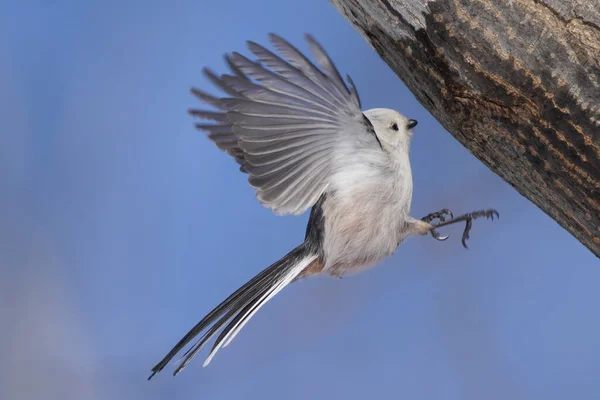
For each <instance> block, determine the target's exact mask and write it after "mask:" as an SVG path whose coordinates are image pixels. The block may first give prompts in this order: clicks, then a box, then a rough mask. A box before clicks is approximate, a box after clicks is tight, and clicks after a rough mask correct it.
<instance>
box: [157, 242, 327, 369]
mask: <svg viewBox="0 0 600 400" xmlns="http://www.w3.org/2000/svg"><path fill="white" fill-rule="evenodd" d="M317 257H318V256H317V255H316V254H314V252H311V251H310V250H309V249H308V246H306V244H301V245H300V246H298V247H296V248H295V249H294V250H292V251H290V252H289V253H288V254H287V255H286V256H285V257H283V258H282V259H280V260H279V261H276V262H275V263H273V264H272V265H270V266H269V267H267V268H266V269H265V270H263V271H262V272H261V273H259V274H258V275H256V276H255V277H254V278H252V279H251V280H250V281H249V282H248V283H246V284H245V285H244V286H242V287H241V288H239V289H238V290H237V291H235V292H234V293H233V294H232V295H231V296H229V297H228V298H227V299H225V300H224V301H223V302H222V303H221V304H219V305H218V306H217V307H215V308H214V309H213V310H212V311H211V312H210V313H208V315H206V316H205V317H204V318H203V319H202V320H201V321H200V322H198V323H197V324H196V326H194V327H193V328H192V329H191V330H190V331H189V332H188V333H187V334H186V335H185V336H184V337H183V338H182V339H181V340H180V341H179V343H177V344H176V345H175V347H173V349H172V350H171V351H170V352H169V354H167V355H166V356H165V357H164V358H163V359H162V360H161V361H160V362H159V363H158V364H156V366H155V367H154V368H152V375H150V377H149V378H148V380H150V379H152V377H153V376H154V375H155V374H156V373H157V372H160V371H161V370H162V369H163V368H164V367H165V366H166V365H167V364H168V363H169V362H170V361H171V359H173V357H175V355H176V354H177V353H179V351H180V350H181V349H183V347H185V346H186V345H187V344H188V343H190V342H191V341H192V340H193V339H194V338H195V337H196V336H197V335H198V334H200V333H201V332H203V331H205V330H206V331H205V332H204V333H203V334H202V336H201V337H200V338H199V339H198V340H197V341H196V342H195V343H194V345H193V346H192V347H190V349H189V350H187V351H186V352H185V354H184V355H183V356H182V357H181V359H183V361H182V362H181V364H180V365H179V366H178V367H177V369H176V370H175V372H174V373H173V375H177V374H178V373H179V372H181V370H183V369H184V368H185V366H186V365H187V364H188V363H189V362H190V361H191V359H192V358H193V357H194V356H195V355H196V353H198V351H200V349H202V347H204V345H205V344H206V342H208V341H209V340H210V339H211V338H212V337H213V336H214V335H215V334H216V333H217V332H218V330H219V329H220V328H221V327H223V326H224V325H225V324H227V325H226V326H225V328H223V330H222V331H221V334H220V335H219V336H218V337H217V339H216V341H215V344H214V345H213V348H212V350H211V351H210V354H209V355H208V358H207V359H206V361H205V362H204V366H207V365H208V364H209V363H210V361H211V360H212V358H213V357H214V356H215V354H216V352H217V351H218V350H219V349H220V348H221V347H226V346H227V345H228V344H229V343H231V341H232V340H233V338H234V337H235V336H236V335H237V334H238V333H239V331H240V330H241V329H242V328H243V327H244V325H246V323H247V322H248V321H249V320H250V318H252V316H253V315H254V314H255V313H256V312H257V311H258V310H259V309H260V308H261V307H262V306H263V305H264V304H265V303H266V302H267V301H269V300H270V299H271V298H272V297H273V296H275V295H276V294H277V293H279V291H281V289H283V288H284V287H285V286H287V285H288V284H289V283H291V282H292V281H294V280H296V278H298V277H299V275H300V273H302V271H303V270H305V269H306V268H307V267H309V266H310V265H311V263H312V262H313V261H314V260H316V259H317ZM209 327H210V328H209ZM207 328H208V329H207Z"/></svg>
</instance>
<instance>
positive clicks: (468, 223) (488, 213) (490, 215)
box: [461, 209, 500, 249]
mask: <svg viewBox="0 0 600 400" xmlns="http://www.w3.org/2000/svg"><path fill="white" fill-rule="evenodd" d="M479 217H486V218H487V219H491V220H492V221H493V220H494V217H496V218H498V219H500V214H498V211H496V210H494V209H489V210H481V211H475V212H473V213H470V214H467V215H466V219H465V230H464V231H463V235H462V239H461V243H462V245H463V247H464V248H465V249H468V248H469V247H468V246H467V240H468V239H469V238H470V236H469V232H471V228H472V227H473V220H474V219H477V218H479Z"/></svg>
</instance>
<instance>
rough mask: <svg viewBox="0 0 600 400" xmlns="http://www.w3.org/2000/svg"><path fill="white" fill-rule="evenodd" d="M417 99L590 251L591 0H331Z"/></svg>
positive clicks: (595, 239)
mask: <svg viewBox="0 0 600 400" xmlns="http://www.w3.org/2000/svg"><path fill="white" fill-rule="evenodd" d="M331 2H332V3H333V4H334V5H335V6H336V7H337V8H338V10H339V11H340V12H341V13H342V14H343V15H344V16H345V17H346V18H347V19H348V20H349V21H350V22H351V23H352V24H353V25H354V27H355V28H356V29H357V30H358V31H359V32H360V33H361V34H362V35H363V36H364V37H365V38H366V39H367V40H368V41H369V42H370V43H371V45H372V46H373V47H374V48H375V50H376V51H377V52H378V53H379V54H380V55H381V57H382V58H383V59H384V60H385V61H386V62H387V63H388V65H389V66H390V67H391V68H392V69H393V70H394V71H395V72H396V74H397V75H398V76H399V77H400V78H401V79H402V80H403V81H404V83H405V84H406V86H407V87H408V88H409V89H410V90H411V91H412V92H413V93H414V95H415V96H416V97H417V99H418V100H419V102H420V103H421V104H422V105H423V106H424V107H426V108H427V109H428V110H429V111H430V112H431V113H432V114H433V116H434V117H435V118H436V119H437V120H438V121H440V123H441V124H442V125H443V126H444V127H445V128H446V129H447V130H448V131H449V132H450V133H451V134H452V135H453V136H454V137H455V138H456V139H458V141H459V142H460V143H462V144H463V145H464V146H465V147H466V148H467V149H469V150H470V151H471V152H472V153H473V154H474V155H475V156H476V157H477V158H478V159H479V160H481V161H482V162H484V163H485V164H486V165H487V166H488V167H489V168H490V169H491V170H492V171H494V172H495V173H497V174H499V175H500V176H501V177H502V178H503V179H504V180H506V181H507V182H508V183H510V184H511V185H512V186H513V187H515V188H516V189H517V190H518V191H519V192H520V193H521V194H522V195H524V196H525V197H527V198H528V199H529V200H531V201H532V202H534V203H535V204H536V205H537V206H538V207H540V208H541V209H542V210H543V211H544V212H546V213H547V214H548V215H550V216H551V217H552V218H553V219H554V220H556V221H557V222H558V223H559V224H560V225H561V226H563V227H564V228H565V229H567V230H568V231H569V232H571V234H572V235H573V236H575V237H576V238H577V239H578V240H579V241H580V242H581V243H583V244H584V245H585V246H587V247H588V248H589V249H590V250H591V251H592V252H593V253H594V254H595V255H596V256H598V257H600V1H599V0H435V1H428V0H331Z"/></svg>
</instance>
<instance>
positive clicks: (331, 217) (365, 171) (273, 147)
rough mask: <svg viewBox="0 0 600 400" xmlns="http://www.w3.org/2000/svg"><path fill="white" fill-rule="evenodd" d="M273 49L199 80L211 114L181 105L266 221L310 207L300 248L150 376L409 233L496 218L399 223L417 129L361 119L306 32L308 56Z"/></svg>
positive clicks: (208, 319)
mask: <svg viewBox="0 0 600 400" xmlns="http://www.w3.org/2000/svg"><path fill="white" fill-rule="evenodd" d="M268 36H269V41H270V43H271V44H272V46H273V47H274V48H275V51H277V52H278V53H279V55H278V54H276V53H275V52H273V51H271V50H269V49H267V48H266V47H264V46H262V45H260V44H258V43H256V42H253V41H248V42H247V45H248V48H249V50H250V52H251V53H252V54H253V55H254V57H255V59H254V60H252V59H250V58H247V57H245V56H244V55H242V54H240V53H238V52H231V53H229V54H226V55H225V56H224V58H225V61H226V64H227V65H228V67H229V69H230V72H229V73H225V74H221V75H219V74H217V73H215V72H213V71H212V70H210V69H208V68H204V69H203V73H204V75H205V76H206V78H207V79H208V80H210V81H211V82H212V83H213V84H214V85H215V86H216V87H217V88H218V89H220V90H221V91H222V92H223V93H224V95H223V96H222V97H219V96H214V95H211V94H209V93H207V92H205V91H203V90H200V89H197V88H192V89H191V92H192V94H193V95H194V96H195V97H196V98H197V99H199V100H200V101H201V102H202V103H204V104H205V105H207V106H209V107H212V108H213V110H212V111H211V110H206V109H198V108H192V109H190V110H189V113H190V114H191V116H193V117H195V118H197V119H198V120H200V122H197V123H196V128H197V129H199V130H201V131H203V132H205V133H207V136H208V138H209V139H210V140H211V141H212V142H213V143H214V144H215V145H216V146H217V147H218V148H219V149H220V150H222V151H224V152H226V153H228V154H229V155H230V156H231V157H232V158H233V159H234V160H235V161H236V162H237V163H238V164H239V169H240V171H241V172H243V173H245V174H247V176H248V182H249V184H250V186H251V187H252V188H253V189H254V190H255V193H256V199H257V200H258V201H259V202H260V204H262V206H264V207H266V208H268V209H270V210H272V212H274V213H275V214H276V215H301V214H303V213H305V212H306V211H308V209H310V214H309V218H308V224H307V227H306V232H305V238H304V241H303V242H302V243H301V244H300V245H298V246H297V247H295V248H294V249H292V250H291V251H290V252H289V253H288V254H286V255H285V256H284V257H282V258H281V259H280V260H278V261H276V262H274V263H273V264H271V265H270V266H269V267H267V268H266V269H264V270H263V271H262V272H260V273H259V274H258V275H256V276H255V277H254V278H252V279H251V280H250V281H249V282H247V283H246V284H245V285H243V286H242V287H240V288H239V289H238V290H237V291H235V292H234V293H233V294H231V295H230V296H229V297H228V298H227V299H225V300H224V301H223V302H221V303H220V304H219V305H218V306H216V307H215V308H214V309H213V310H212V311H211V312H210V313H208V314H207V315H206V316H205V317H204V318H203V319H202V320H201V321H200V322H198V323H197V324H196V325H195V326H194V327H193V328H192V329H191V330H190V331H189V332H188V333H187V334H186V335H185V336H184V337H183V338H182V339H181V340H180V341H179V342H178V343H177V344H176V345H175V346H174V347H173V349H172V350H171V351H169V353H168V354H167V355H166V356H165V357H164V358H163V359H162V360H161V361H160V362H159V363H158V364H156V366H154V367H153V368H152V374H151V375H150V377H149V378H148V380H150V379H151V378H152V377H153V376H154V375H155V374H156V373H157V372H159V371H161V370H163V368H165V366H166V365H168V363H169V362H170V361H171V360H172V359H173V358H174V357H175V356H176V355H177V354H178V353H179V352H180V351H181V350H182V349H183V348H184V347H186V346H187V345H188V344H190V343H191V342H192V341H193V340H194V339H196V337H197V336H198V335H200V336H199V338H198V339H196V341H195V342H194V343H193V345H191V347H190V348H189V349H188V350H187V352H185V353H184V354H183V356H182V357H181V358H180V360H179V361H180V364H179V365H178V366H177V368H176V369H175V371H174V372H173V375H177V374H178V373H179V372H181V371H182V370H183V369H184V368H185V367H186V366H187V365H188V363H189V362H190V361H191V360H192V358H193V357H194V356H195V355H196V354H197V353H198V352H199V351H200V350H201V349H202V348H203V347H204V346H205V345H206V343H207V342H208V341H209V340H210V339H211V338H213V337H214V336H215V335H217V333H218V336H217V338H216V340H215V342H214V344H213V347H212V349H211V351H210V353H209V355H208V357H207V358H206V361H205V362H204V366H206V365H208V364H209V363H210V362H211V360H212V359H213V357H214V356H215V354H216V353H217V352H218V351H219V349H221V348H222V347H226V346H227V345H228V344H230V343H231V341H232V340H233V339H234V338H235V337H236V335H237V334H238V333H239V332H240V330H241V329H242V328H243V327H244V326H245V325H246V323H248V321H249V320H250V319H251V318H252V316H253V315H255V313H256V312H257V311H258V310H259V309H260V308H261V307H262V306H263V305H264V304H265V303H267V302H268V301H269V300H270V299H272V298H273V297H274V296H275V295H277V294H278V293H279V292H280V291H281V290H282V289H283V288H284V287H286V286H288V285H289V284H291V283H293V282H297V281H299V280H302V279H305V278H308V277H311V276H316V275H329V276H333V277H342V276H343V275H347V274H350V273H356V272H360V271H363V270H365V269H367V268H369V267H371V266H373V265H375V264H376V263H378V262H380V261H381V260H383V259H385V258H386V257H389V256H390V255H392V254H394V252H395V251H396V249H397V248H398V246H399V245H400V244H401V243H402V242H403V241H404V240H405V239H406V238H408V237H410V236H423V235H428V234H431V235H432V236H433V238H435V239H437V240H440V241H443V240H446V239H448V235H446V236H441V235H440V234H439V233H438V229H439V228H441V227H443V226H447V225H450V224H454V223H458V222H465V230H464V232H463V237H462V244H463V246H465V247H467V245H466V240H467V239H468V238H469V232H470V230H471V226H472V221H473V220H474V219H476V218H480V217H487V218H491V219H492V220H493V219H494V216H496V217H499V214H498V212H497V211H496V210H495V209H484V210H479V211H475V212H471V213H467V214H464V215H461V216H459V217H454V215H453V213H452V212H451V211H450V210H449V209H443V210H440V211H437V212H434V213H431V214H429V215H427V216H425V217H423V218H414V217H412V216H411V215H410V208H411V201H412V194H413V181H412V172H411V164H410V160H409V148H410V144H411V139H412V136H413V129H414V128H415V127H416V126H417V124H418V122H417V121H416V120H414V119H410V118H407V117H405V116H404V115H402V114H401V113H399V112H398V111H395V110H391V109H385V108H374V109H369V110H366V111H362V107H361V101H360V98H359V95H358V91H357V89H356V86H355V85H354V83H353V81H352V79H351V78H350V76H348V75H346V82H347V84H346V82H345V81H344V80H343V79H342V77H341V74H340V72H339V71H338V69H337V67H336V66H335V65H334V63H333V61H332V60H331V58H330V57H329V55H328V54H327V53H326V52H325V49H324V48H323V47H322V46H321V45H320V44H319V43H318V42H317V40H316V39H315V38H314V37H313V36H311V35H310V34H306V35H305V39H306V41H307V43H308V47H309V49H310V51H311V53H312V55H313V57H314V59H315V62H316V63H313V62H312V61H311V60H310V59H309V58H308V57H307V56H306V55H305V54H303V53H302V52H301V51H299V50H298V49H297V48H296V47H294V46H293V45H292V44H290V43H289V42H288V41H286V40H285V39H283V38H282V37H280V36H278V35H276V34H274V33H270V34H269V35H268Z"/></svg>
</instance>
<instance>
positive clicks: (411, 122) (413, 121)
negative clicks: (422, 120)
mask: <svg viewBox="0 0 600 400" xmlns="http://www.w3.org/2000/svg"><path fill="white" fill-rule="evenodd" d="M418 123H419V121H417V120H416V119H409V120H408V129H412V128H414V127H415V126H417V124H418Z"/></svg>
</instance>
